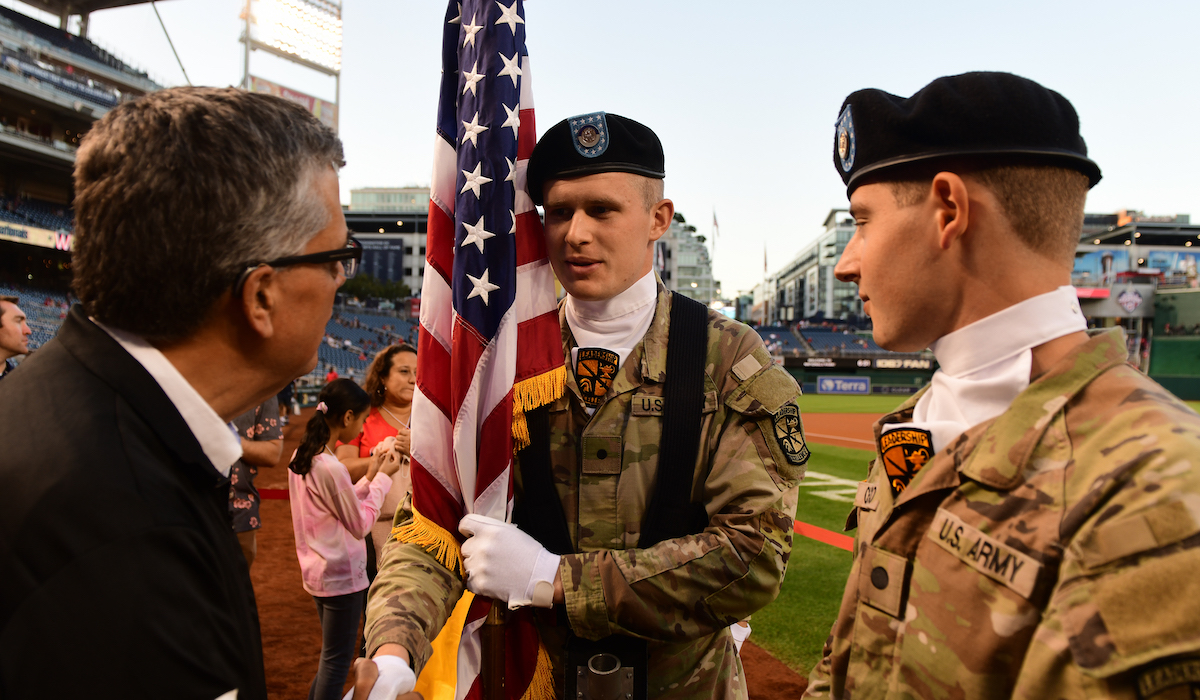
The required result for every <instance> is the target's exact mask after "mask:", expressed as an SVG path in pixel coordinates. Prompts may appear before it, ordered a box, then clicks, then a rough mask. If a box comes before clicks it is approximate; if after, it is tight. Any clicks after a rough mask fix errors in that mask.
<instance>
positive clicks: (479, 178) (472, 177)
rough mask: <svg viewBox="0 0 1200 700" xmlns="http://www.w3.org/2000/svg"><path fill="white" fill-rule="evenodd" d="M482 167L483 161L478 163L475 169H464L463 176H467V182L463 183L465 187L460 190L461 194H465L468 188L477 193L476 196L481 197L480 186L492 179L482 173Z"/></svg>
mask: <svg viewBox="0 0 1200 700" xmlns="http://www.w3.org/2000/svg"><path fill="white" fill-rule="evenodd" d="M482 167H483V163H476V164H475V170H473V171H471V172H467V171H466V170H464V171H462V174H463V176H464V177H466V178H467V182H466V184H464V185H463V188H462V189H461V190H459V191H458V193H459V194H465V193H466V191H467V190H471V191H472V192H474V193H475V198H476V199H479V188H480V187H482V186H484V185H486V184H488V183H489V182H491V181H492V178H490V177H484V176H483V175H482V174H480V168H482Z"/></svg>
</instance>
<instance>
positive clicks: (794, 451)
mask: <svg viewBox="0 0 1200 700" xmlns="http://www.w3.org/2000/svg"><path fill="white" fill-rule="evenodd" d="M774 424H775V440H776V441H777V442H778V443H779V449H780V450H781V451H782V452H783V456H784V458H785V459H787V461H788V462H789V463H790V464H797V465H799V464H804V463H805V462H807V461H808V456H809V454H808V445H806V444H804V431H803V429H802V428H801V426H800V409H799V408H796V404H794V403H789V404H787V405H784V406H780V407H779V410H778V411H777V412H776V413H775V415H774Z"/></svg>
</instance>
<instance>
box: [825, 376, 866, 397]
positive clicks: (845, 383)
mask: <svg viewBox="0 0 1200 700" xmlns="http://www.w3.org/2000/svg"><path fill="white" fill-rule="evenodd" d="M817 393H818V394H869V393H871V378H870V377H817Z"/></svg>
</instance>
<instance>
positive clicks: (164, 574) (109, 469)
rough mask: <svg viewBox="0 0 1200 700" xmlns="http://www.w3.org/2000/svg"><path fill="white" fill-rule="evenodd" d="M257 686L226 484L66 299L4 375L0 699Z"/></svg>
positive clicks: (250, 611)
mask: <svg viewBox="0 0 1200 700" xmlns="http://www.w3.org/2000/svg"><path fill="white" fill-rule="evenodd" d="M233 688H237V689H238V691H239V695H238V698H239V700H251V699H258V698H264V699H265V698H266V684H265V680H264V678H263V662H262V642H261V638H260V635H259V627H258V612H257V609H256V607H255V603H254V590H253V588H252V587H251V584H250V574H249V569H248V567H247V566H246V561H245V559H244V558H243V557H242V553H241V550H240V548H239V546H238V543H237V538H236V537H235V535H234V534H233V531H232V529H231V526H230V521H229V481H228V479H227V478H226V477H223V476H221V474H220V472H218V471H217V470H216V469H215V468H214V467H213V465H212V463H211V462H209V460H208V458H207V457H206V456H205V454H204V452H203V450H202V449H201V448H200V444H199V442H197V440H196V438H195V436H194V435H193V434H192V432H191V430H190V429H189V428H188V426H187V423H185V422H184V420H183V418H182V417H181V416H180V415H179V411H178V410H176V408H175V406H174V404H172V403H171V400H170V399H168V398H167V395H166V394H165V393H164V392H163V390H162V389H161V388H160V387H159V386H158V383H157V382H155V380H154V379H153V378H152V377H151V376H150V374H149V373H147V372H146V370H145V369H144V368H143V367H142V366H141V364H139V363H138V362H137V360H135V359H133V357H131V356H130V355H129V353H127V352H126V351H125V350H124V349H123V348H122V347H121V346H120V345H118V344H117V342H116V341H114V340H113V339H112V338H111V337H110V336H109V335H108V334H107V333H105V332H104V330H103V329H101V328H99V327H98V326H96V325H95V324H94V323H92V322H91V321H89V320H88V319H87V316H86V315H85V314H84V313H83V312H82V310H81V309H80V307H79V306H76V307H75V308H73V309H72V310H71V312H70V314H69V315H68V316H67V320H66V322H65V323H64V324H63V327H62V330H61V331H60V332H59V334H58V337H57V338H56V339H54V340H53V341H51V342H49V343H47V344H46V345H45V346H43V347H42V348H41V349H40V350H38V351H37V353H35V354H34V355H33V356H31V357H30V358H29V359H27V360H26V361H25V362H23V363H21V366H20V367H19V368H18V369H17V370H16V371H14V372H13V374H12V376H11V377H8V378H6V379H5V380H4V384H3V386H2V388H0V697H2V698H34V697H113V696H117V695H120V697H130V698H142V697H145V698H181V699H187V698H198V699H201V698H202V699H205V700H212V699H213V698H216V697H217V696H219V695H221V694H222V693H225V692H227V691H229V690H231V689H233Z"/></svg>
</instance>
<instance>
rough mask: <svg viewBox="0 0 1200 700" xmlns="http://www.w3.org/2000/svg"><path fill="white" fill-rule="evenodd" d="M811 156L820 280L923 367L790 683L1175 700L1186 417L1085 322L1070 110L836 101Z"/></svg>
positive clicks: (1192, 419) (1194, 466)
mask: <svg viewBox="0 0 1200 700" xmlns="http://www.w3.org/2000/svg"><path fill="white" fill-rule="evenodd" d="M833 151H834V152H833V161H834V166H835V167H836V168H837V170H838V173H839V174H840V175H841V177H842V180H843V182H845V183H846V187H847V194H848V196H849V198H850V212H851V215H852V216H853V217H854V220H855V224H856V230H855V233H854V237H853V238H852V239H851V241H850V242H849V244H848V245H847V247H846V250H845V252H844V253H843V255H842V258H841V260H840V261H839V263H838V264H837V267H836V268H835V274H836V275H837V277H838V279H840V280H843V281H849V282H855V283H857V285H858V288H859V296H860V297H861V298H862V300H863V302H864V310H865V311H866V313H867V314H868V315H870V316H871V319H872V321H873V323H874V334H875V340H876V342H877V343H879V345H881V346H883V347H884V348H887V349H889V350H897V351H910V352H911V351H917V350H922V349H924V348H927V347H928V348H930V349H932V350H933V352H934V354H935V355H936V356H937V359H938V363H939V365H940V369H939V370H938V371H937V372H936V373H935V374H934V377H933V380H932V382H931V383H930V385H929V386H928V387H926V389H924V390H922V391H921V392H920V393H919V394H917V395H916V396H914V397H913V398H912V399H911V400H909V401H906V402H905V403H904V404H903V405H901V406H900V407H899V408H898V409H897V410H896V411H894V412H892V413H890V414H888V415H886V416H884V417H883V418H881V419H880V420H879V421H878V422H877V423H876V424H875V436H876V447H877V455H876V459H875V462H874V464H873V465H872V467H871V469H870V473H869V475H867V478H866V481H864V482H863V484H862V485H861V487H860V488H859V491H858V497H857V499H856V501H855V509H854V511H853V512H852V514H851V516H850V523H849V524H850V525H851V526H853V525H854V524H857V536H856V542H855V550H854V551H855V558H854V564H853V568H852V569H851V572H850V578H849V580H848V581H847V584H846V590H845V595H844V597H843V599H842V604H841V610H840V612H839V613H838V617H837V621H836V622H835V623H834V626H833V630H832V632H831V636H830V638H829V641H828V642H827V644H826V647H825V652H824V658H823V660H822V661H821V662H820V663H819V664H818V666H817V667H816V668H815V669H814V670H813V672H812V676H811V678H810V681H809V686H808V692H807V696H808V697H833V698H950V697H961V698H1026V699H1030V700H1032V699H1034V698H1083V697H1105V698H1110V697H1111V698H1128V699H1130V700H1132V699H1133V698H1163V699H1166V698H1176V697H1178V698H1184V697H1200V694H1198V693H1200V603H1197V601H1200V416H1197V415H1196V414H1195V413H1194V412H1193V411H1192V410H1190V409H1189V408H1188V407H1187V406H1186V405H1184V404H1183V403H1181V402H1180V401H1178V400H1176V399H1175V398H1174V397H1172V396H1171V395H1170V394H1169V393H1168V392H1167V391H1166V390H1164V389H1163V388H1162V387H1160V386H1159V385H1157V384H1156V383H1154V382H1153V381H1152V380H1150V379H1149V378H1147V377H1146V376H1145V375H1143V374H1141V373H1140V372H1138V371H1137V370H1135V369H1134V368H1132V367H1130V366H1129V364H1128V363H1127V362H1126V359H1127V358H1126V345H1125V338H1124V335H1123V333H1122V331H1121V330H1120V329H1119V328H1117V329H1113V330H1110V331H1108V332H1105V333H1102V334H1099V335H1095V336H1091V337H1089V335H1088V334H1087V333H1086V329H1087V322H1086V320H1085V319H1084V317H1083V315H1082V313H1081V312H1080V308H1079V304H1078V302H1077V300H1076V293H1075V290H1074V288H1073V287H1071V286H1070V285H1071V270H1072V264H1073V260H1074V254H1075V249H1076V246H1077V244H1078V243H1079V237H1080V233H1081V228H1082V223H1083V207H1084V200H1085V199H1086V197H1087V192H1088V189H1089V188H1090V187H1091V186H1092V185H1095V184H1096V182H1098V181H1099V179H1100V169H1099V167H1097V165H1096V164H1095V163H1094V162H1093V161H1092V160H1090V159H1089V158H1088V156H1087V147H1086V145H1085V144H1084V141H1083V138H1082V137H1081V136H1080V133H1079V121H1078V118H1077V116H1076V113H1075V110H1074V108H1073V107H1072V106H1071V104H1070V103H1069V102H1068V101H1067V100H1066V98H1064V97H1063V96H1062V95H1060V94H1058V93H1057V92H1054V91H1052V90H1049V89H1047V88H1045V87H1043V86H1041V85H1038V84H1037V83H1035V82H1033V81H1031V80H1027V79H1025V78H1021V77H1018V76H1015V75H1010V74H1007V73H969V74H965V75H958V76H951V77H945V78H939V79H937V80H935V81H933V82H932V83H930V84H929V85H927V86H926V87H924V88H922V89H921V90H919V91H918V92H917V93H916V94H914V95H912V96H911V97H908V98H904V97H898V96H896V95H891V94H888V93H886V92H883V91H881V90H861V91H859V92H855V93H853V94H851V95H850V96H849V97H847V98H846V101H845V102H844V104H843V105H842V109H841V112H840V114H839V117H838V120H837V123H836V127H835V134H834V144H833Z"/></svg>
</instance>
